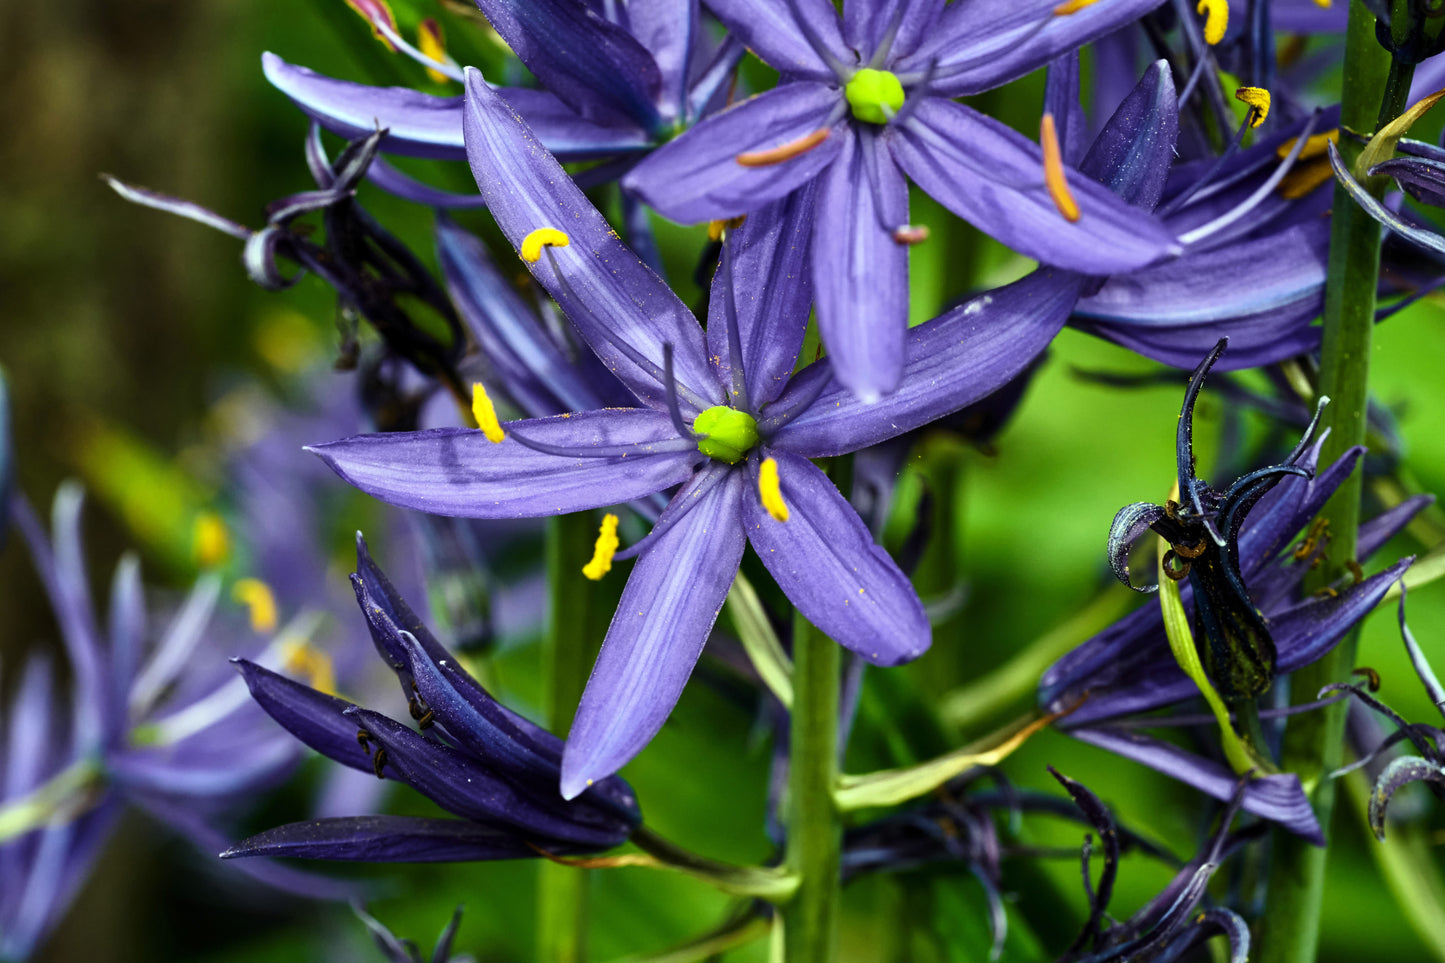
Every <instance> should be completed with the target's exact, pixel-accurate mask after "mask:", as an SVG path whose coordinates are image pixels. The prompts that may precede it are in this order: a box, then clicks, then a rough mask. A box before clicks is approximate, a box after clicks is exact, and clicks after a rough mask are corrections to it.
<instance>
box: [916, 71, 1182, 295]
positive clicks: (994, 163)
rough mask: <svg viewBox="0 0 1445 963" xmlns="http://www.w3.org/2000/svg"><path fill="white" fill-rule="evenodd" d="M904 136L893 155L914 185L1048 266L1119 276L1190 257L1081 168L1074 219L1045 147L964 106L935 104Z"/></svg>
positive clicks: (1071, 177) (1071, 180) (1074, 182)
mask: <svg viewBox="0 0 1445 963" xmlns="http://www.w3.org/2000/svg"><path fill="white" fill-rule="evenodd" d="M900 134H901V136H899V137H897V138H895V139H894V140H893V141H892V142H891V147H892V150H893V156H894V158H895V159H896V160H897V161H898V166H899V167H901V168H903V170H904V172H905V173H906V174H908V176H909V177H911V178H912V179H913V182H914V183H916V184H917V185H918V186H919V187H921V188H923V190H924V191H926V192H927V193H928V194H929V195H930V196H932V197H933V198H934V199H935V200H937V201H938V202H939V203H941V204H943V205H944V206H945V207H947V208H948V209H949V210H951V211H953V212H954V213H955V214H957V215H958V216H959V217H962V218H963V219H964V220H966V221H968V222H969V223H971V224H973V225H974V226H976V227H977V228H979V229H980V230H982V231H984V232H985V233H987V234H988V235H990V236H991V237H994V238H996V239H998V240H999V241H1002V242H1003V243H1004V244H1007V245H1008V246H1009V247H1012V248H1014V249H1016V250H1017V251H1019V252H1020V253H1022V254H1025V255H1027V256H1028V257H1032V258H1035V259H1036V260H1038V261H1040V262H1042V263H1044V264H1048V265H1053V266H1056V267H1062V268H1068V269H1070V270H1075V271H1082V272H1085V273H1088V274H1117V273H1119V272H1121V271H1130V270H1134V269H1135V268H1139V267H1143V266H1144V265H1146V264H1150V263H1152V262H1154V261H1157V260H1159V259H1161V258H1164V257H1167V256H1171V255H1175V254H1178V253H1179V251H1180V247H1179V245H1178V243H1177V242H1176V241H1175V239H1174V236H1173V235H1172V234H1171V233H1170V231H1169V230H1168V229H1167V228H1166V227H1165V226H1164V225H1163V223H1161V222H1160V221H1158V220H1157V219H1155V218H1154V217H1152V216H1149V215H1145V214H1143V213H1142V212H1140V210H1139V209H1138V208H1136V207H1134V206H1132V205H1131V204H1129V203H1127V202H1126V201H1124V200H1123V199H1121V198H1119V197H1117V196H1116V195H1114V194H1113V193H1112V192H1110V191H1109V190H1108V188H1106V187H1104V186H1103V185H1102V184H1099V183H1098V182H1097V181H1094V180H1092V179H1091V178H1088V177H1085V176H1084V175H1083V174H1081V173H1078V172H1077V171H1072V172H1067V171H1066V175H1065V176H1066V179H1067V181H1068V186H1069V190H1070V192H1071V193H1072V195H1073V198H1074V200H1075V202H1076V203H1077V205H1078V209H1079V217H1078V219H1077V220H1073V221H1070V220H1068V219H1066V218H1065V217H1064V215H1063V214H1061V213H1060V212H1059V209H1058V208H1057V207H1056V206H1055V204H1054V201H1053V199H1052V198H1051V197H1050V196H1049V192H1048V191H1047V190H1046V189H1045V187H1044V173H1043V172H1044V162H1043V155H1042V153H1041V151H1040V148H1039V146H1038V145H1037V144H1035V143H1033V142H1032V141H1030V140H1029V139H1028V138H1026V137H1024V136H1023V135H1022V134H1019V133H1018V132H1017V131H1014V130H1012V129H1010V128H1008V127H1006V126H1004V125H1003V124H1001V123H999V122H998V121H996V120H993V119H992V118H989V117H985V116H983V115H982V114H979V113H978V112H976V111H974V110H973V109H972V108H969V107H966V106H964V105H963V104H957V103H953V102H951V101H945V100H940V99H938V98H936V97H931V98H928V99H927V100H925V101H923V102H922V103H921V104H919V106H918V108H917V110H915V111H914V113H913V115H912V116H911V117H909V119H908V120H907V122H905V123H904V124H903V125H902V127H901V128H900ZM965 172H967V173H965Z"/></svg>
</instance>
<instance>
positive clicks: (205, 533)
mask: <svg viewBox="0 0 1445 963" xmlns="http://www.w3.org/2000/svg"><path fill="white" fill-rule="evenodd" d="M191 541H192V545H193V549H194V551H195V556H196V564H197V565H199V566H200V567H201V568H215V567H216V566H217V565H220V564H221V563H222V562H224V561H225V560H226V556H228V555H230V554H231V536H230V534H229V533H228V532H227V531H226V523H225V522H224V521H222V520H221V516H220V515H217V514H216V513H215V512H201V514H199V515H197V516H196V524H195V526H194V528H193V529H192V534H191Z"/></svg>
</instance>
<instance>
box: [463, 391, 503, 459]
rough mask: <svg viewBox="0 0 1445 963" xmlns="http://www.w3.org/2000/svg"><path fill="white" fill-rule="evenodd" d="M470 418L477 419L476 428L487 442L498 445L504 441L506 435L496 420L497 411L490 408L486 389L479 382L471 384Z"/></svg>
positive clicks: (490, 401)
mask: <svg viewBox="0 0 1445 963" xmlns="http://www.w3.org/2000/svg"><path fill="white" fill-rule="evenodd" d="M472 417H473V418H475V419H477V427H478V428H480V429H481V431H482V434H484V435H486V436H487V441H490V442H491V443H492V444H494V445H499V444H501V443H502V442H503V441H504V440H505V439H506V437H507V433H506V432H505V431H503V430H502V423H501V422H500V421H498V420H497V409H496V408H494V407H492V399H491V398H488V397H487V389H486V388H484V387H482V383H481V382H480V381H474V382H472Z"/></svg>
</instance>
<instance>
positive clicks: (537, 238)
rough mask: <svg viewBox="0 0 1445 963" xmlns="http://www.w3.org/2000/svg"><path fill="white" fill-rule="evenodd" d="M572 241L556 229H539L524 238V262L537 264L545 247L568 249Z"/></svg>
mask: <svg viewBox="0 0 1445 963" xmlns="http://www.w3.org/2000/svg"><path fill="white" fill-rule="evenodd" d="M571 243H572V239H571V238H569V237H568V236H567V235H566V234H564V233H562V232H561V231H559V230H557V229H556V228H555V227H539V228H537V229H536V230H535V231H533V232H532V233H530V234H528V235H527V236H526V237H524V238H522V260H524V261H526V262H527V263H528V264H536V263H537V259H538V258H540V257H541V256H542V248H544V247H566V246H567V245H568V244H571Z"/></svg>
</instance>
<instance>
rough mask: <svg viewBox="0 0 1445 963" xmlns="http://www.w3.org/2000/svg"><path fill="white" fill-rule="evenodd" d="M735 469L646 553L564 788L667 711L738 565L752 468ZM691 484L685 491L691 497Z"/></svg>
mask: <svg viewBox="0 0 1445 963" xmlns="http://www.w3.org/2000/svg"><path fill="white" fill-rule="evenodd" d="M712 470H713V471H717V472H725V473H726V478H724V479H723V480H722V482H721V483H720V484H716V485H713V486H711V488H710V489H708V490H707V493H706V494H704V495H702V496H701V498H700V502H699V504H698V505H697V506H696V507H694V508H693V509H692V510H691V511H689V512H688V513H687V514H686V515H685V516H683V517H682V518H681V519H680V520H679V521H678V522H677V524H675V525H673V526H672V527H671V528H669V529H668V530H667V531H666V532H665V533H664V534H663V535H662V536H661V537H660V538H659V539H658V541H657V542H656V543H655V544H653V545H652V547H651V548H649V549H648V550H647V552H646V553H644V554H643V556H642V557H641V558H640V559H639V560H638V562H637V565H636V566H635V567H634V568H633V570H632V574H631V576H630V577H629V578H628V580H627V587H626V588H625V589H624V590H623V592H622V600H621V601H620V602H619V603H618V605H617V614H616V615H615V616H613V618H612V625H611V627H609V628H608V630H607V638H606V639H605V640H604V641H603V643H602V651H601V653H600V654H599V655H598V656H597V664H596V666H594V668H593V669H592V677H591V678H590V679H588V680H587V689H586V691H585V692H583V694H582V704H581V705H580V706H578V708H577V717H576V719H575V720H574V721H573V723H572V731H571V732H570V733H568V735H567V747H566V749H565V750H564V752H563V756H562V795H563V796H565V797H566V798H568V799H571V798H573V797H574V796H576V795H577V794H579V793H580V792H582V790H584V789H586V788H587V787H588V785H590V784H591V783H593V782H595V781H596V780H599V779H602V778H603V777H605V776H610V775H612V774H613V773H614V772H616V771H617V770H618V769H620V768H622V766H623V765H624V764H625V763H626V762H627V761H628V760H629V759H631V758H632V757H633V756H635V755H637V753H639V752H641V751H642V748H643V747H644V746H646V745H647V743H648V742H649V741H651V739H652V737H653V736H654V735H656V734H657V730H659V729H661V728H662V724H663V723H664V722H666V721H667V717H668V715H670V714H671V712H672V707H673V706H674V705H675V704H676V703H677V699H678V697H679V696H680V695H681V694H682V688H683V686H684V685H685V684H686V683H687V679H688V676H690V675H691V674H692V667H693V665H694V664H695V663H696V662H697V658H698V656H699V655H701V654H702V647H703V644H704V643H705V642H706V641H707V636H708V632H709V631H711V629H712V626H713V623H714V622H715V621H717V616H718V612H719V611H721V609H722V604H723V600H724V599H725V598H726V597H727V593H728V589H729V587H731V585H732V581H733V576H734V575H736V574H737V570H738V562H739V560H740V559H741V558H742V554H743V547H744V546H745V545H746V544H747V536H746V535H745V534H744V531H743V525H742V501H743V498H744V497H746V496H747V493H746V492H745V491H744V486H745V484H746V482H745V474H746V473H745V472H744V471H742V470H739V469H734V468H731V467H728V466H725V465H722V464H721V463H717V464H716V465H715V466H714V467H713V468H712ZM694 487H699V488H700V487H702V486H701V485H700V484H699V485H695V486H689V487H688V488H684V489H683V490H682V491H680V492H678V494H677V496H675V497H676V498H679V499H680V498H687V497H691V495H690V489H692V488H694Z"/></svg>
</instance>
